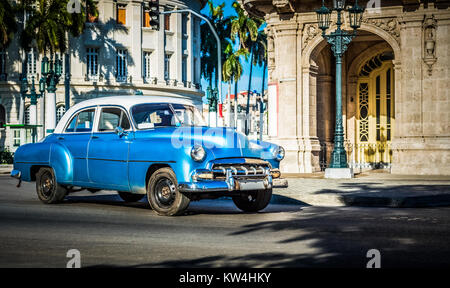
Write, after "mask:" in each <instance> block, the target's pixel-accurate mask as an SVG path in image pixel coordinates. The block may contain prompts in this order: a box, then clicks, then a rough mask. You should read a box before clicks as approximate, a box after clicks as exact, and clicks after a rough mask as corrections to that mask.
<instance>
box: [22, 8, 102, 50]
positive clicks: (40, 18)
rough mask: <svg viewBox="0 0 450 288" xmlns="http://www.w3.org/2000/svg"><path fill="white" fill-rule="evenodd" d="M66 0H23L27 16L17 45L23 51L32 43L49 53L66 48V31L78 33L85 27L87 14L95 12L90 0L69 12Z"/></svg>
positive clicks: (96, 13)
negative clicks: (75, 10)
mask: <svg viewBox="0 0 450 288" xmlns="http://www.w3.org/2000/svg"><path fill="white" fill-rule="evenodd" d="M68 2H69V0H38V1H33V0H22V1H21V8H22V9H24V10H26V11H29V12H30V13H29V15H30V18H29V19H28V20H27V22H26V26H25V29H24V30H23V31H22V33H21V35H20V45H21V47H22V48H24V49H25V50H26V51H28V50H30V49H31V47H32V46H33V45H36V48H37V49H38V51H39V52H40V53H43V54H46V53H47V52H49V53H50V54H53V53H56V52H61V53H64V52H66V50H67V48H68V47H67V46H68V45H67V43H68V34H69V33H70V35H72V36H73V37H78V36H80V35H81V34H82V33H83V31H84V29H85V22H86V13H89V14H91V15H98V11H97V8H96V4H95V2H94V1H93V0H86V1H82V2H81V9H80V13H69V11H68V9H67V4H68Z"/></svg>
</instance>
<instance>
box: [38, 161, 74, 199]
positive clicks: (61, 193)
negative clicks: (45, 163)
mask: <svg viewBox="0 0 450 288" xmlns="http://www.w3.org/2000/svg"><path fill="white" fill-rule="evenodd" d="M36 192H37V195H38V197H39V200H41V201H42V202H44V203H45V204H54V203H59V202H62V201H63V200H64V197H66V195H67V189H66V188H65V187H64V186H62V185H59V184H58V183H57V182H56V177H55V172H54V171H53V169H52V168H47V167H45V168H41V169H39V171H38V173H37V174H36Z"/></svg>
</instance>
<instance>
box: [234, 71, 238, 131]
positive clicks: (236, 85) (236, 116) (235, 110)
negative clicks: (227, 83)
mask: <svg viewBox="0 0 450 288" xmlns="http://www.w3.org/2000/svg"><path fill="white" fill-rule="evenodd" d="M237 98H238V80H234V128H237V119H238V115H237V113H238V110H237V106H238V101H237Z"/></svg>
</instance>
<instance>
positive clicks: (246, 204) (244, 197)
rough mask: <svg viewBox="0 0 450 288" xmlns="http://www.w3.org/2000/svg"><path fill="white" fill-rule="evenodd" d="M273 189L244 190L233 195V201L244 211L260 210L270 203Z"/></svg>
mask: <svg viewBox="0 0 450 288" xmlns="http://www.w3.org/2000/svg"><path fill="white" fill-rule="evenodd" d="M271 198H272V189H267V190H256V191H248V192H245V193H244V192H243V193H241V195H239V196H235V197H233V202H234V204H235V205H236V207H238V208H239V209H241V210H242V211H244V212H258V211H260V210H263V209H264V208H266V207H267V205H269V202H270V199H271Z"/></svg>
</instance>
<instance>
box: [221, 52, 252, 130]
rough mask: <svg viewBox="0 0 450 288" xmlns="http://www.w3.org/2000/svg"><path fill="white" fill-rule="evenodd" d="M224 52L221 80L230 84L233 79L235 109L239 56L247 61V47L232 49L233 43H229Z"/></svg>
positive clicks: (240, 66)
mask: <svg viewBox="0 0 450 288" xmlns="http://www.w3.org/2000/svg"><path fill="white" fill-rule="evenodd" d="M224 54H225V56H226V60H225V62H224V63H223V69H222V73H223V80H224V81H225V82H228V85H231V82H232V81H234V105H235V109H237V105H238V102H237V98H238V83H239V79H241V76H242V73H243V67H242V63H241V57H245V60H246V61H247V59H248V55H249V53H248V50H247V48H241V49H239V50H237V51H234V50H233V45H232V44H231V43H229V44H228V46H227V48H226V49H225V53H224ZM230 100H231V99H230ZM235 124H236V123H235Z"/></svg>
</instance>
